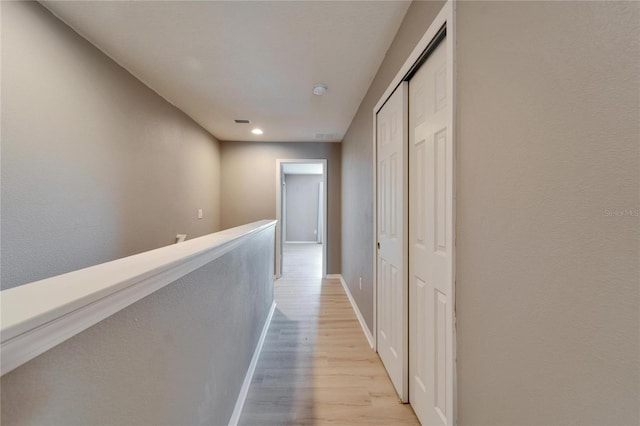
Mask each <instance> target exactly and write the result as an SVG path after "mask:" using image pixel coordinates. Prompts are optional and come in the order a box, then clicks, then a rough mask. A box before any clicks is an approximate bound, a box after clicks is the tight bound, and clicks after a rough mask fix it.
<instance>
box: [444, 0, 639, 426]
mask: <svg viewBox="0 0 640 426" xmlns="http://www.w3.org/2000/svg"><path fill="white" fill-rule="evenodd" d="M639 25H640V3H637V2H612V3H608V2H607V3H605V2H549V3H536V2H531V3H529V2H526V3H519V2H513V3H512V2H504V3H484V2H483V3H473V2H469V3H467V2H464V3H462V4H459V5H458V32H457V36H458V55H457V58H458V79H457V82H458V86H457V92H458V130H459V134H458V157H457V161H458V163H457V171H458V173H457V179H458V181H457V185H458V192H457V195H458V219H457V242H456V244H457V255H458V257H457V266H458V267H457V291H456V294H457V298H456V303H457V306H456V309H457V314H458V402H459V424H460V425H472V424H473V425H478V424H502V425H514V424H519V425H524V424H530V425H533V424H537V425H540V424H556V425H557V424H564V425H569V424H575V425H605V424H606V425H614V424H616V425H622V424H626V425H632V424H633V425H637V424H640V408H639V407H638V401H640V352H639V338H640V328H639V327H640V318H639V311H640V309H639V306H640V305H639V303H640V299H639V296H640V295H639V289H640V221H639V219H640V218H639V217H638V216H637V212H638V209H640V142H639V141H640V132H639V131H640V128H639V124H640V108H639V107H640V105H639V96H638V95H639V92H638V90H639V88H640V27H639ZM616 209H617V210H626V209H629V210H634V211H635V212H636V213H635V214H636V216H622V217H619V216H607V211H610V212H613V211H614V210H616Z"/></svg>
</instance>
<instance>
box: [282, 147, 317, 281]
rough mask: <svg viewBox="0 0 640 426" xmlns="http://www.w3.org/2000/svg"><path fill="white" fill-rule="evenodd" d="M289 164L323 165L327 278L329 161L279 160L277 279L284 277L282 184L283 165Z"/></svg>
mask: <svg viewBox="0 0 640 426" xmlns="http://www.w3.org/2000/svg"><path fill="white" fill-rule="evenodd" d="M287 163H297V164H322V182H323V186H324V191H323V194H322V198H323V200H322V201H323V202H322V213H323V215H322V277H323V278H324V277H326V276H327V192H328V191H327V160H325V159H308V160H306V159H277V160H276V220H277V223H276V268H275V274H276V278H280V277H281V276H282V257H283V256H282V249H283V246H284V244H283V232H282V213H283V208H282V201H283V200H282V183H283V181H284V171H283V170H282V165H283V164H287Z"/></svg>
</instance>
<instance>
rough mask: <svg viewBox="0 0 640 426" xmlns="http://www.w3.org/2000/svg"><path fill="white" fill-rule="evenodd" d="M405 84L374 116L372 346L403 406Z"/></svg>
mask: <svg viewBox="0 0 640 426" xmlns="http://www.w3.org/2000/svg"><path fill="white" fill-rule="evenodd" d="M407 90H408V89H407V83H403V84H402V85H401V86H399V87H398V88H397V89H396V91H395V92H394V93H393V94H392V95H391V97H390V98H389V100H388V101H387V102H386V103H385V104H384V106H383V107H382V109H381V110H380V111H379V112H378V114H377V120H376V132H377V139H376V140H377V169H378V170H377V175H378V184H377V187H378V189H377V200H378V201H377V204H378V206H377V212H378V214H377V217H378V223H377V230H378V235H377V239H378V243H379V249H378V258H377V271H378V275H377V285H378V288H377V307H376V308H377V316H378V321H377V330H376V332H377V343H378V353H379V354H380V358H381V359H382V362H383V364H384V366H385V368H386V369H387V372H388V373H389V377H390V378H391V381H392V382H393V385H394V386H395V388H396V391H397V392H398V395H399V396H400V399H402V401H403V402H408V383H407V378H408V353H407V344H408V342H407V339H408V331H407V327H408V315H407V313H408V306H407V304H408V289H407V256H408V253H407V252H408V249H407V225H408V223H407V217H406V211H407V196H406V191H407V189H406V188H407V179H408V178H407V155H408V147H407V145H408V143H407Z"/></svg>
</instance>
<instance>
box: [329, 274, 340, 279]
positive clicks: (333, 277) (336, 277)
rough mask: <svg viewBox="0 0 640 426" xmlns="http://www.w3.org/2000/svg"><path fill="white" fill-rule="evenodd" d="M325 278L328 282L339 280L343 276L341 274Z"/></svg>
mask: <svg viewBox="0 0 640 426" xmlns="http://www.w3.org/2000/svg"><path fill="white" fill-rule="evenodd" d="M325 278H326V279H328V280H339V279H341V278H342V275H340V274H327V275H326V276H325Z"/></svg>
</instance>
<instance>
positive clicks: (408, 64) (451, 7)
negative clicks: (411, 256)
mask: <svg viewBox="0 0 640 426" xmlns="http://www.w3.org/2000/svg"><path fill="white" fill-rule="evenodd" d="M455 18H456V0H448V1H447V2H446V3H445V5H444V6H443V7H442V9H441V10H440V12H439V13H438V15H437V16H436V17H435V19H434V20H433V22H432V23H431V25H430V26H429V28H428V29H427V31H426V32H425V33H424V35H423V36H422V38H421V39H420V41H419V42H418V44H417V45H416V47H415V48H414V49H413V51H412V52H411V54H410V55H409V56H408V57H407V60H406V61H405V62H404V64H403V65H402V67H400V70H399V71H398V72H397V73H396V75H395V77H394V78H393V80H391V83H390V84H389V86H387V89H386V90H385V91H384V93H383V94H382V96H381V97H380V99H379V100H378V102H377V103H376V106H375V107H374V108H373V112H372V115H373V121H372V122H373V131H372V134H373V236H374V243H373V247H372V248H371V250H372V252H371V253H372V259H373V331H374V332H373V338H374V350H375V351H376V352H377V351H378V344H377V341H376V337H377V334H378V312H377V306H378V267H377V249H376V242H377V235H378V228H377V224H378V214H377V212H378V196H377V182H378V172H377V164H378V154H377V142H378V141H377V132H376V129H377V124H378V123H377V114H378V112H379V111H380V109H382V106H383V105H384V104H385V102H386V101H387V99H389V97H390V96H391V95H392V94H393V92H394V90H395V89H396V88H397V87H398V86H399V85H400V84H402V82H403V81H405V80H408V78H409V77H410V75H411V73H412V70H414V69H415V66H416V64H417V63H418V62H420V61H422V60H424V55H423V53H424V52H425V51H426V50H427V49H428V48H429V46H430V45H431V44H432V42H433V41H434V40H435V39H436V38H437V37H438V36H439V33H440V32H441V30H442V28H443V27H445V28H446V41H445V42H446V43H447V45H446V48H447V62H448V63H447V83H448V84H447V89H448V90H450V93H451V101H452V102H451V107H450V109H449V111H450V113H449V124H450V128H451V143H452V147H453V159H452V161H453V170H452V173H453V182H452V184H453V200H452V202H453V209H452V212H451V215H452V223H453V226H452V229H451V232H452V241H453V243H454V246H453V249H452V271H451V277H452V283H451V284H452V286H451V288H452V294H451V298H452V302H453V309H452V310H451V315H452V316H453V318H452V319H451V320H452V322H453V336H452V348H451V352H450V353H451V355H452V357H453V360H452V366H453V374H452V380H453V384H452V392H453V395H452V402H453V404H452V417H451V418H452V424H454V425H455V424H457V416H456V413H457V389H456V387H457V373H456V371H457V368H456V312H455V311H456V309H455V308H456V305H455V301H456V292H455V290H456V288H455V283H456V276H455V272H456V249H455V241H456V145H457V132H456V109H457V106H456V104H457V102H456V91H455V89H456V82H455V76H456V70H455V66H456V59H455V46H456V38H455V36H456V22H455ZM407 119H408V118H407ZM407 218H408V212H407ZM407 244H408V242H407ZM405 284H406V285H407V290H408V283H405ZM407 309H408V307H407ZM406 315H407V317H408V316H409V312H408V311H407V312H406ZM407 349H408V348H407ZM407 353H408V352H407Z"/></svg>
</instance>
